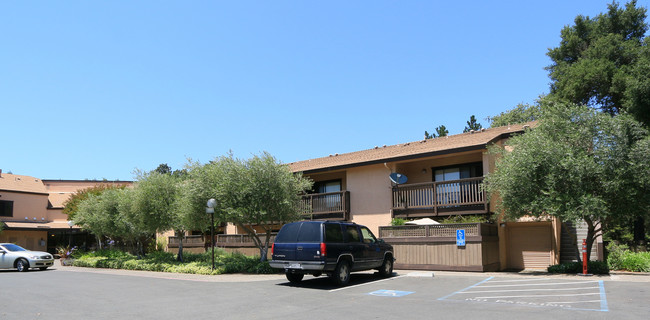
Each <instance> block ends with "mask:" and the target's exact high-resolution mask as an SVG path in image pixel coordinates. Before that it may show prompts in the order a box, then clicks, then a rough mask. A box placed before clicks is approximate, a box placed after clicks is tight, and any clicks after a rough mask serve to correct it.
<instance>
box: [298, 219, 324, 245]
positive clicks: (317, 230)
mask: <svg viewBox="0 0 650 320" xmlns="http://www.w3.org/2000/svg"><path fill="white" fill-rule="evenodd" d="M321 225H322V223H318V222H316V223H314V222H303V224H302V227H300V232H299V233H298V240H297V241H296V242H300V243H305V242H320V234H321Z"/></svg>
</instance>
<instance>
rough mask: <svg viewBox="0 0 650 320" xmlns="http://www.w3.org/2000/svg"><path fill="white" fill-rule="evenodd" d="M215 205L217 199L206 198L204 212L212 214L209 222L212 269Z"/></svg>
mask: <svg viewBox="0 0 650 320" xmlns="http://www.w3.org/2000/svg"><path fill="white" fill-rule="evenodd" d="M216 205H217V200H214V199H210V200H208V207H207V208H205V213H207V214H211V215H212V223H210V246H211V247H212V271H214V207H215V206H216Z"/></svg>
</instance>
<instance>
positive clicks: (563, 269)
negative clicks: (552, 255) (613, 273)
mask: <svg viewBox="0 0 650 320" xmlns="http://www.w3.org/2000/svg"><path fill="white" fill-rule="evenodd" d="M548 272H549V273H569V274H571V273H582V262H566V263H561V264H556V265H554V266H550V267H548ZM587 272H588V273H591V274H609V268H608V266H607V263H606V262H604V261H589V262H587Z"/></svg>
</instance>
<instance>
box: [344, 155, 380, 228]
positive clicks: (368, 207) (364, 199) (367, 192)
mask: <svg viewBox="0 0 650 320" xmlns="http://www.w3.org/2000/svg"><path fill="white" fill-rule="evenodd" d="M390 173H391V172H390V170H389V169H387V168H386V167H385V166H384V165H383V164H381V165H372V166H366V167H360V168H351V169H349V170H348V172H347V190H348V191H350V216H351V220H352V221H354V222H356V223H359V224H363V225H365V226H367V227H368V228H370V230H371V231H372V232H373V233H374V234H375V235H378V234H379V226H387V225H390V220H391V213H390V207H391V185H390V179H389V178H388V175H389V174H390Z"/></svg>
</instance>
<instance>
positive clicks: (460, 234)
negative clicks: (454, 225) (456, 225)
mask: <svg viewBox="0 0 650 320" xmlns="http://www.w3.org/2000/svg"><path fill="white" fill-rule="evenodd" d="M456 245H457V246H459V247H464V246H465V230H463V229H458V230H456Z"/></svg>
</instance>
